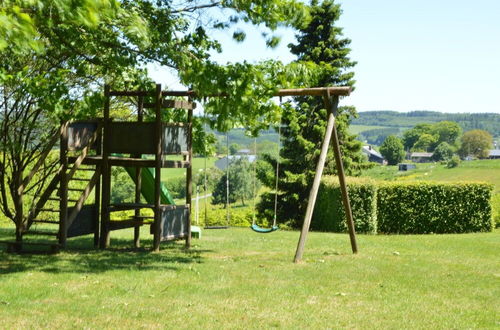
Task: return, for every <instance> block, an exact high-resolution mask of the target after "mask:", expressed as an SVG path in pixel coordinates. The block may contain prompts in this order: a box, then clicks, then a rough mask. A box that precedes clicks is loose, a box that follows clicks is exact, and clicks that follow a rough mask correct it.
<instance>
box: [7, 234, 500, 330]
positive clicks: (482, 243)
mask: <svg viewBox="0 0 500 330" xmlns="http://www.w3.org/2000/svg"><path fill="white" fill-rule="evenodd" d="M144 232H146V230H144ZM9 235H11V231H10V230H7V229H5V228H4V229H0V236H9ZM132 236H133V235H132V232H131V231H121V232H113V235H112V246H113V248H114V249H110V250H107V251H97V250H93V249H90V244H91V240H90V238H86V237H84V238H78V239H72V240H70V249H69V250H67V251H64V252H62V253H60V254H58V255H16V254H6V253H4V252H0V277H1V280H0V324H1V328H4V329H11V328H63V329H64V328H92V329H94V328H95V329H100V328H174V327H175V328H228V329H233V328H271V327H280V328H295V329H298V328H340V327H342V328H360V329H362V328H373V329H380V328H392V329H401V328H422V329H423V328H441V329H445V328H446V329H448V328H498V327H499V326H500V319H499V315H500V307H499V306H500V298H499V297H500V290H499V289H500V259H499V258H498V251H499V249H500V232H499V231H496V232H494V233H486V234H484V233H483V234H464V235H428V236H423V235H411V236H403V235H401V236H398V235H394V236H383V235H379V236H366V235H359V236H358V239H359V247H360V253H359V254H358V255H352V254H351V252H350V247H349V241H348V237H347V235H342V234H330V233H310V235H309V237H308V241H307V246H306V253H305V259H304V262H303V263H301V264H293V263H292V262H291V261H292V258H293V254H294V251H295V247H296V243H297V239H298V232H287V231H278V232H275V233H273V234H264V235H263V234H255V233H253V232H251V231H250V230H249V229H228V230H212V231H209V230H205V231H203V237H202V239H201V240H194V241H193V243H194V246H193V248H192V249H191V250H189V251H186V250H183V249H182V243H181V242H179V243H173V244H164V245H163V246H162V251H161V252H160V253H150V252H148V251H145V250H142V251H133V250H130V249H128V247H130V246H131V243H132ZM1 238H4V237H1ZM144 238H145V241H144V243H145V244H146V246H151V237H150V236H149V235H147V236H144Z"/></svg>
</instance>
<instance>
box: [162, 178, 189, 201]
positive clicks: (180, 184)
mask: <svg viewBox="0 0 500 330" xmlns="http://www.w3.org/2000/svg"><path fill="white" fill-rule="evenodd" d="M163 184H164V185H165V186H166V187H167V190H168V191H169V192H170V194H171V195H172V197H173V198H176V199H178V198H185V197H186V178H184V177H174V178H168V179H167V180H166V181H163ZM193 192H194V193H196V191H195V190H194V189H193Z"/></svg>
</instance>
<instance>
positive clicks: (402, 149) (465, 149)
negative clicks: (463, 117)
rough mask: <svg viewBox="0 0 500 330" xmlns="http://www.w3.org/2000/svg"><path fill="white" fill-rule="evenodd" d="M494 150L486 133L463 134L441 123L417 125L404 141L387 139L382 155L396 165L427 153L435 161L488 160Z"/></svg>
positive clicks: (456, 125)
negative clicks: (406, 157)
mask: <svg viewBox="0 0 500 330" xmlns="http://www.w3.org/2000/svg"><path fill="white" fill-rule="evenodd" d="M492 148H493V137H492V136H491V134H490V133H488V132H487V131H484V130H479V129H475V130H470V131H467V132H465V133H463V131H462V128H461V127H460V126H459V125H458V123H455V122H451V121H442V122H438V123H435V124H427V123H423V124H418V125H416V126H415V127H413V128H412V129H409V130H407V131H405V132H404V133H403V136H402V138H399V137H397V136H394V135H390V136H388V137H387V138H386V139H385V140H384V142H383V143H382V145H381V147H380V153H381V154H382V155H383V156H384V157H385V158H386V159H387V161H388V163H389V165H395V164H397V163H399V162H401V161H402V160H403V159H404V157H405V155H406V154H407V153H410V152H428V153H432V160H434V161H448V160H451V159H452V157H453V156H454V155H456V154H457V155H459V156H460V157H461V158H466V157H475V158H487V157H488V155H489V151H490V150H491V149H492ZM455 161H456V160H455Z"/></svg>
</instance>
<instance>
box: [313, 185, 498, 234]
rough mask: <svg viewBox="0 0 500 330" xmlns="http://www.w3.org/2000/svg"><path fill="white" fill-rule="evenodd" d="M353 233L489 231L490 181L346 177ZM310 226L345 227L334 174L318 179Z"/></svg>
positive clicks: (322, 227) (335, 230)
mask: <svg viewBox="0 0 500 330" xmlns="http://www.w3.org/2000/svg"><path fill="white" fill-rule="evenodd" d="M348 189H349V197H350V200H351V207H352V211H353V217H354V221H355V227H356V231H357V232H362V233H377V232H379V233H397V234H427V233H467V232H486V231H491V230H493V227H494V225H493V221H492V216H491V204H490V201H491V193H492V190H493V187H492V185H490V184H486V183H429V182H410V183H407V182H405V183H376V182H375V181H370V180H365V179H353V178H349V179H348ZM311 227H312V229H315V230H319V231H333V232H345V231H346V230H347V226H346V219H345V213H344V207H343V204H342V198H341V194H340V187H339V185H338V179H337V178H336V177H325V178H324V179H323V180H322V183H321V186H320V191H319V194H318V199H317V202H316V207H315V211H314V217H313V222H312V225H311Z"/></svg>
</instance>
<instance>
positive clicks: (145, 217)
mask: <svg viewBox="0 0 500 330" xmlns="http://www.w3.org/2000/svg"><path fill="white" fill-rule="evenodd" d="M130 218H131V219H154V218H155V217H154V216H152V215H151V216H150V215H138V216H136V215H134V216H132V217H130Z"/></svg>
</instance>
